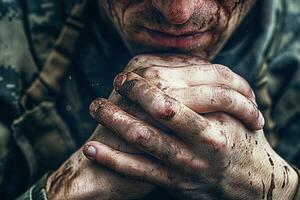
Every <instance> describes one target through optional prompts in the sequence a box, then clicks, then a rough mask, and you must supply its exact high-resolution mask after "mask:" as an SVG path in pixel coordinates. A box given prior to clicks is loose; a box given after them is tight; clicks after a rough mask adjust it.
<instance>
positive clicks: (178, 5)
mask: <svg viewBox="0 0 300 200" xmlns="http://www.w3.org/2000/svg"><path fill="white" fill-rule="evenodd" d="M202 1H203V0H152V5H153V6H154V7H155V8H156V9H157V10H158V11H159V12H160V13H162V15H163V16H164V17H165V18H166V19H167V20H168V22H169V23H171V24H184V23H185V22H187V21H188V20H189V19H190V18H191V17H192V15H193V14H194V12H195V11H196V10H197V9H198V8H199V7H200V5H201V3H202Z"/></svg>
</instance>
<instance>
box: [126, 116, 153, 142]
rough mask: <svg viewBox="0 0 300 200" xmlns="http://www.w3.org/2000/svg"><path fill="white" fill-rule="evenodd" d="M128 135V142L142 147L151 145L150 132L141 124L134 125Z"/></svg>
mask: <svg viewBox="0 0 300 200" xmlns="http://www.w3.org/2000/svg"><path fill="white" fill-rule="evenodd" d="M126 135H127V136H128V142H130V143H132V144H138V145H142V146H146V145H147V144H149V142H150V139H151V137H150V133H149V130H148V129H147V128H146V127H145V126H144V125H143V124H141V123H139V122H137V123H134V124H132V125H131V127H130V128H129V129H128V132H127V134H126Z"/></svg>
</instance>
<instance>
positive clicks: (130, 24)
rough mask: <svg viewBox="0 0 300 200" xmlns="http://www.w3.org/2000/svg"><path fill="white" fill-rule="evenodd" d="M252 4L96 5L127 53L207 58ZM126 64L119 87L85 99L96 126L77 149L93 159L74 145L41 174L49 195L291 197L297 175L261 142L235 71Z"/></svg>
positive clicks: (174, 60)
mask: <svg viewBox="0 0 300 200" xmlns="http://www.w3.org/2000/svg"><path fill="white" fill-rule="evenodd" d="M254 3H255V0H245V1H233V0H225V1H217V0H208V1H204V0H188V1H184V0H152V1H149V0H141V1H135V0H110V1H108V0H104V1H99V2H98V5H99V9H100V12H101V13H102V14H104V17H105V18H107V20H108V22H109V23H111V24H112V25H113V26H114V27H115V28H116V30H118V32H119V34H120V36H121V37H122V38H123V40H124V42H125V43H126V44H127V46H128V48H129V49H130V50H131V52H132V54H133V55H135V54H139V53H144V52H149V53H164V52H170V53H174V52H180V53H184V54H193V55H197V56H201V57H202V58H205V60H211V59H212V58H213V57H214V56H215V55H216V54H217V53H218V51H219V50H220V49H221V48H222V46H223V45H224V43H225V42H226V41H227V39H228V37H229V36H230V35H231V34H232V32H233V31H234V30H235V29H236V27H237V26H238V24H239V23H240V21H241V20H242V19H243V18H244V17H245V16H246V14H247V12H248V11H249V10H250V9H251V7H252V5H253V4H254ZM191 36H193V38H194V37H195V38H196V39H192V40H191V39H190V38H191ZM125 71H131V72H130V73H123V74H121V75H120V76H118V77H117V78H116V81H115V89H116V91H118V92H119V94H116V93H115V92H113V93H112V95H111V97H110V101H107V100H103V99H100V100H96V101H95V102H94V103H93V104H92V105H91V111H92V112H91V113H92V115H93V116H94V118H95V119H96V120H97V121H98V122H99V123H100V124H102V125H103V126H101V125H99V127H98V128H97V129H96V130H95V132H94V134H93V136H92V137H91V139H90V140H91V142H89V143H87V145H86V146H85V148H84V153H85V154H86V156H87V157H88V158H89V159H91V160H93V161H96V162H90V161H89V160H87V159H86V158H85V157H84V156H83V155H82V151H81V150H79V151H77V152H76V153H75V154H74V155H73V156H72V157H71V158H70V159H69V160H68V161H66V163H65V164H63V165H62V167H61V168H60V169H58V170H57V171H56V172H55V173H53V175H52V176H50V178H49V179H48V184H47V192H48V196H49V198H50V199H132V198H139V197H142V196H144V195H145V194H147V193H148V192H150V191H152V190H153V189H154V187H157V186H160V187H163V188H165V189H166V190H168V191H172V194H175V195H176V196H179V195H180V196H181V197H182V198H183V199H215V198H216V195H219V196H223V198H224V199H259V198H262V199H264V198H265V199H292V198H293V195H294V193H295V190H296V186H297V181H298V177H297V175H296V173H295V171H294V170H293V169H292V168H291V167H290V166H289V165H288V164H287V163H286V162H285V161H284V160H282V159H281V158H280V157H279V156H278V155H277V154H276V153H275V152H274V151H273V150H272V149H271V147H270V146H269V144H268V143H267V141H266V140H265V138H264V135H263V131H262V130H261V128H262V126H263V124H264V122H263V119H262V118H261V117H260V112H259V110H258V109H257V107H256V103H255V100H254V95H253V93H252V90H251V88H250V86H249V84H248V83H247V82H246V81H245V80H243V79H242V78H241V77H240V76H238V75H236V74H234V73H233V72H231V71H230V70H229V69H228V68H227V67H225V66H220V65H213V64H210V63H208V62H207V61H204V60H201V59H199V57H192V56H175V55H173V56H169V57H167V58H166V56H158V55H156V56H139V57H138V59H136V58H134V59H133V60H132V61H131V62H130V63H129V65H128V67H127V69H126V70H125ZM121 97H123V98H121ZM127 99H130V100H131V101H130V102H129V101H127ZM132 102H134V104H133V103H132ZM225 113H227V114H225ZM228 114H230V115H228ZM104 127H105V128H104ZM254 130H257V131H254ZM96 163H99V164H100V165H97V164H96ZM158 163H160V164H159V165H158ZM170 166H171V167H170ZM108 169H110V170H108ZM283 172H284V173H283ZM283 174H285V175H284V176H283ZM287 180H288V181H287ZM283 186H284V187H283ZM137 188H138V190H137ZM237 188H238V189H237ZM174 189H175V190H174Z"/></svg>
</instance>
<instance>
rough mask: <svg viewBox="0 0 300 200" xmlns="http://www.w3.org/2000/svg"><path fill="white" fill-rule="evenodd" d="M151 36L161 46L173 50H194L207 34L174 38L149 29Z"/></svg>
mask: <svg viewBox="0 0 300 200" xmlns="http://www.w3.org/2000/svg"><path fill="white" fill-rule="evenodd" d="M147 32H148V33H149V34H150V36H151V37H152V38H153V39H154V40H155V41H156V42H157V43H158V44H159V45H162V46H165V47H171V48H184V49H187V48H192V47H194V46H196V45H197V44H198V43H199V41H200V40H201V39H202V38H203V36H204V34H205V32H202V33H195V34H191V35H179V36H173V35H170V34H166V33H162V32H158V31H153V30H149V29H147Z"/></svg>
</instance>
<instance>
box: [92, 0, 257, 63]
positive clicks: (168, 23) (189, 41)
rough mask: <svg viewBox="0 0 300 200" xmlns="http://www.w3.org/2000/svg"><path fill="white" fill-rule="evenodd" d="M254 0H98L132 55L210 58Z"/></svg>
mask: <svg viewBox="0 0 300 200" xmlns="http://www.w3.org/2000/svg"><path fill="white" fill-rule="evenodd" d="M255 1H256V0H98V5H99V6H100V12H102V13H104V14H105V15H106V16H107V17H108V18H109V20H110V21H111V22H112V23H113V25H114V26H115V27H116V28H117V30H118V32H119V34H120V36H121V37H122V38H123V40H124V42H125V43H126V45H127V46H128V48H129V49H130V50H131V52H132V53H133V54H139V53H166V52H167V53H189V54H194V55H198V56H201V57H203V58H205V59H208V60H211V59H212V58H213V57H214V56H215V55H216V54H217V53H218V52H219V51H220V49H221V48H222V47H223V45H224V44H225V42H226V41H227V40H228V38H229V36H230V35H231V34H232V33H233V31H234V30H235V29H236V27H237V26H238V25H239V23H240V22H241V20H242V19H243V18H244V17H245V16H246V14H247V12H248V11H249V10H250V8H251V7H252V6H253V4H254V3H255Z"/></svg>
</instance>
